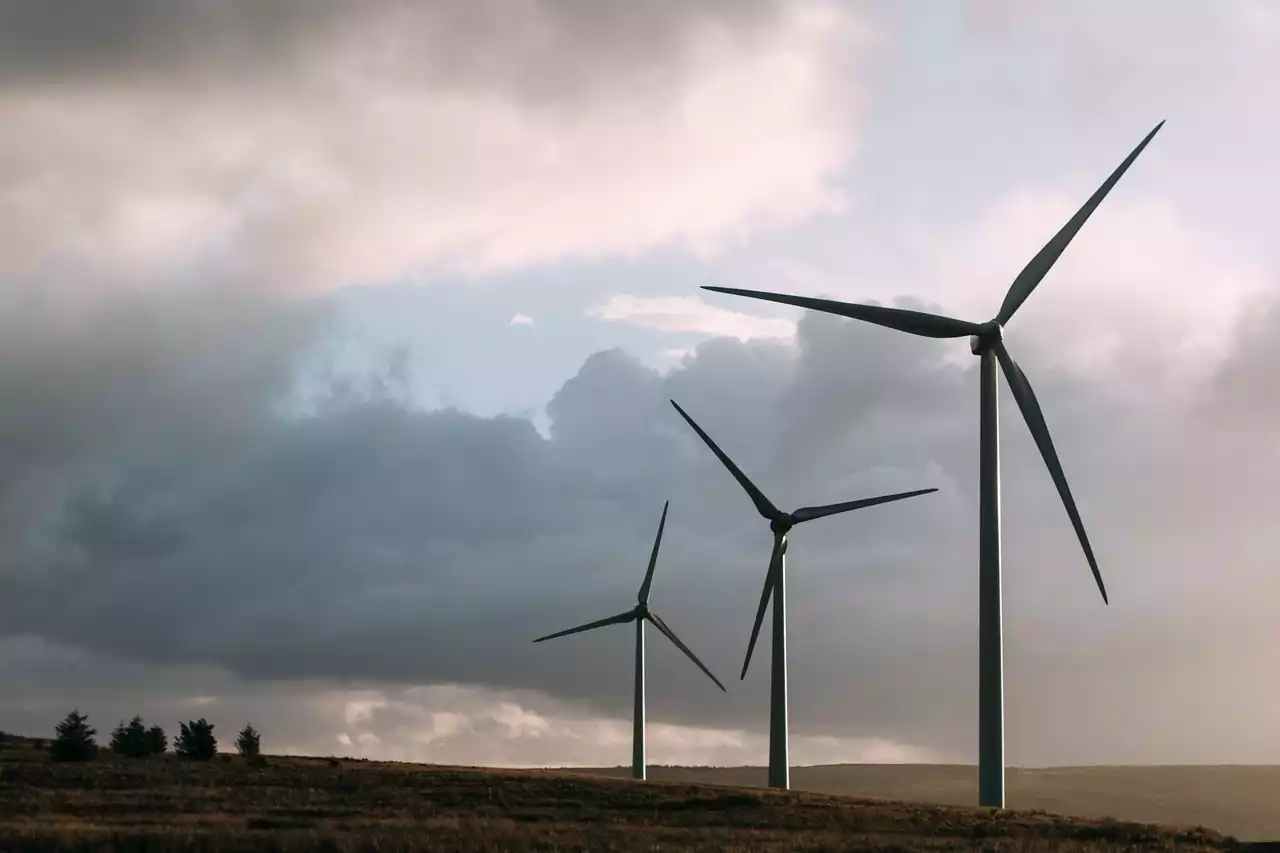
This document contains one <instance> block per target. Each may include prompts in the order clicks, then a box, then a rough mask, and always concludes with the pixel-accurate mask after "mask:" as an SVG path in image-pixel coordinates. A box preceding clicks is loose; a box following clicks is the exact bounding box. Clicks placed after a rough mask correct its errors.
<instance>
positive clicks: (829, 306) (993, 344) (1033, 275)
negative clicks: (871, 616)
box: [703, 121, 1164, 808]
mask: <svg viewBox="0 0 1280 853" xmlns="http://www.w3.org/2000/svg"><path fill="white" fill-rule="evenodd" d="M1163 126H1164V122H1163V121H1161V122H1160V123H1159V124H1157V125H1156V126H1155V128H1154V129H1153V130H1152V131H1151V132H1150V133H1148V134H1147V136H1146V138H1145V139H1143V140H1142V142H1140V143H1139V144H1138V147H1137V148H1135V149H1133V151H1132V152H1131V153H1130V154H1129V156H1128V157H1126V158H1125V160H1124V162H1123V163H1121V164H1120V165H1119V166H1118V167H1117V168H1116V170H1115V171H1114V172H1112V173H1111V176H1110V177H1108V178H1107V180H1106V181H1105V182H1104V183H1103V184H1102V186H1101V187H1099V188H1098V190H1097V191H1096V192H1095V193H1094V194H1093V195H1092V196H1090V197H1089V200H1088V201H1086V202H1085V203H1084V206H1083V207H1081V208H1080V210H1078V211H1077V212H1076V215H1075V216H1073V217H1071V220H1070V221H1069V222H1068V223H1067V224H1066V225H1064V226H1063V227H1062V230H1060V231H1059V232H1058V233H1057V234H1055V235H1054V236H1053V239H1052V240H1050V241H1049V242H1048V243H1046V244H1045V246H1044V248H1043V249H1041V250H1040V251H1039V252H1038V253H1037V254H1036V256H1035V257H1034V258H1032V259H1031V262H1030V263H1028V264H1027V265H1026V267H1025V268H1024V269H1023V270H1022V272H1021V273H1019V274H1018V277H1017V278H1015V279H1014V280H1013V284H1011V285H1010V286H1009V291H1008V293H1006V294H1005V297H1004V303H1003V304H1002V305H1001V306H1000V311H999V312H998V313H997V314H996V316H995V318H994V319H992V320H989V321H987V322H986V323H970V322H966V321H964V320H956V319H953V318H951V317H941V316H938V315H937V314H927V313H924V312H921V311H906V310H903V309H899V308H885V307H882V306H879V305H856V304H850V303H847V302H836V301H833V300H830V299H811V298H809V297H804V296H791V295H789V294H780V293H764V292H761V291H758V290H739V289H737V288H732V287H704V288H703V290H713V291H716V292H717V293H731V294H734V295H736V296H749V297H751V298H753V299H764V300H767V301H769V302H780V303H782V304H784V305H796V306H799V307H801V308H808V309H810V310H813V311H825V312H826V313H828V314H838V315H840V316H842V317H851V318H853V319H855V320H862V321H865V322H868V323H874V324H876V325H877V326H885V327H887V328H890V329H896V330H898V331H900V332H907V333H909V334H913V335H920V336H921V337H926V338H960V337H964V336H966V335H968V336H969V348H970V350H971V351H972V352H973V354H974V355H976V356H978V357H979V358H980V359H981V369H980V379H979V387H980V389H981V390H980V394H979V411H980V422H979V424H980V425H979V433H980V435H979V442H978V447H979V451H978V452H979V469H980V473H979V499H978V504H979V509H978V542H979V546H978V697H979V698H978V802H979V804H980V805H982V806H988V807H994V808H1004V672H1003V670H1004V650H1003V641H1002V638H1001V631H1002V627H1001V612H1000V611H1001V600H1000V599H1001V595H1000V571H1001V569H1000V446H999V440H1000V427H999V421H998V410H997V407H996V392H997V391H998V389H999V382H1000V377H999V374H998V373H997V370H996V368H997V365H999V368H1000V369H1001V370H1002V371H1003V372H1004V375H1005V378H1006V379H1007V380H1008V381H1009V390H1010V391H1011V392H1012V393H1013V399H1014V400H1015V401H1016V402H1017V404H1018V409H1019V410H1020V411H1021V412H1022V417H1023V419H1024V420H1025V421H1026V422H1027V428H1028V429H1030V430H1031V436H1032V438H1034V439H1035V442H1036V446H1037V447H1038V448H1039V449H1040V455H1041V456H1042V457H1043V458H1044V463H1045V466H1046V467H1048V469H1049V476H1050V477H1052V478H1053V483H1054V485H1055V486H1056V487H1057V489H1058V494H1059V495H1060V496H1061V498H1062V503H1063V505H1064V506H1065V507H1066V509H1067V515H1068V516H1069V517H1070V519H1071V526H1072V527H1074V528H1075V532H1076V537H1077V538H1078V539H1079V540H1080V545H1081V547H1082V548H1084V554H1085V558H1086V559H1087V560H1088V561H1089V568H1090V569H1091V570H1092V571H1093V578H1094V580H1095V581H1097V584H1098V590H1099V592H1101V593H1102V601H1103V603H1107V588H1106V586H1105V585H1103V583H1102V573H1101V572H1099V571H1098V561H1097V560H1096V559H1095V558H1094V556H1093V548H1092V547H1091V546H1090V545H1089V537H1088V536H1087V535H1086V534H1085V532H1084V524H1083V522H1081V520H1080V513H1079V511H1078V510H1077V509H1076V504H1075V501H1074V500H1073V499H1072V497H1071V489H1070V488H1069V487H1068V486H1067V478H1066V476H1065V475H1064V474H1063V473H1062V465H1061V463H1060V462H1059V461H1058V454H1057V452H1056V451H1055V450H1054V448H1053V440H1052V439H1051V438H1050V437H1049V428H1048V426H1046V424H1045V422H1044V415H1043V414H1042V413H1041V411H1040V403H1039V402H1038V401H1037V400H1036V395H1035V392H1034V391H1032V390H1031V383H1030V382H1029V381H1028V380H1027V377H1026V374H1024V373H1023V372H1022V368H1020V367H1019V366H1018V363H1017V362H1015V361H1014V360H1013V356H1011V355H1010V354H1009V350H1008V349H1007V348H1006V347H1005V345H1004V341H1003V329H1004V327H1005V325H1006V324H1008V322H1009V320H1010V319H1011V318H1012V317H1013V315H1014V312H1016V311H1017V310H1018V308H1019V307H1021V305H1022V303H1023V302H1025V301H1026V299H1027V297H1028V296H1030V295H1031V291H1033V290H1035V288H1036V285H1038V284H1039V283H1040V280H1041V279H1043V278H1044V277H1045V274H1046V273H1048V272H1049V269H1050V268H1051V267H1052V266H1053V264H1054V262H1055V261H1057V260H1058V258H1059V256H1061V255H1062V253H1063V251H1064V250H1066V248H1067V245H1068V244H1069V243H1070V242H1071V240H1072V238H1073V237H1075V236H1076V233H1077V232H1078V231H1079V230H1080V228H1081V227H1082V226H1083V225H1084V223H1085V222H1086V221H1087V220H1088V218H1089V216H1090V215H1092V213H1093V212H1094V210H1096V209H1097V208H1098V205H1100V204H1101V203H1102V200H1103V199H1104V198H1106V196H1107V193H1109V192H1111V188H1112V187H1114V186H1115V185H1116V182H1117V181H1119V180H1120V178H1121V176H1123V175H1124V173H1125V171H1126V170H1128V168H1129V167H1130V166H1131V165H1133V161H1134V160H1136V159H1137V158H1138V155H1139V154H1141V153H1142V149H1144V148H1146V147H1147V143H1149V142H1150V141H1151V140H1152V138H1153V137H1154V136H1155V135H1156V133H1157V132H1158V131H1159V130H1160V128H1161V127H1163Z"/></svg>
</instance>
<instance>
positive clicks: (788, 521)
mask: <svg viewBox="0 0 1280 853" xmlns="http://www.w3.org/2000/svg"><path fill="white" fill-rule="evenodd" d="M671 405H673V406H675V407H676V411H677V412H679V413H680V416H681V417H682V418H684V419H685V420H686V421H688V422H689V426H691V427H693V431H694V432H696V433H697V434H698V435H699V436H700V437H701V438H702V440H703V441H705V442H706V443H707V447H710V448H711V452H712V453H714V454H715V455H716V458H717V459H719V460H720V461H721V462H722V463H723V464H724V467H726V468H728V469H729V473H730V474H732V475H733V478H734V479H735V480H737V481H738V484H739V485H741V486H742V488H743V489H744V490H745V491H746V493H747V495H748V496H749V497H750V498H751V502H752V503H753V504H755V506H756V510H757V511H758V512H759V513H760V514H761V515H762V516H764V517H765V519H766V520H767V521H768V522H769V529H770V530H772V531H773V553H772V554H771V555H770V556H769V570H768V572H767V573H766V574H765V578H764V592H763V593H761V595H760V607H759V608H758V609H757V610H756V621H755V624H754V625H753V626H752V627H751V642H750V643H748V644H747V657H746V659H745V660H744V661H743V662H742V675H741V676H740V678H746V677H747V667H748V666H750V664H751V653H752V652H753V651H754V650H755V647H756V638H757V637H758V636H759V635H760V625H761V623H762V622H763V621H764V609H765V608H766V607H768V606H769V598H770V595H772V597H773V632H772V639H773V661H772V666H773V669H772V672H771V673H770V676H769V787H770V788H789V787H790V786H791V760H790V755H789V754H788V749H787V595H786V556H787V534H788V533H789V532H790V530H791V528H792V527H794V526H795V525H797V524H799V523H800V522H802V521H813V520H814V519H815V518H824V517H826V516H828V515H835V514H836V513H841V512H849V511H850V510H854V509H862V508H863V507H868V506H875V505H876V504H883V503H889V502H890V501H900V500H902V499H903V498H914V497H915V496H916V495H927V494H929V493H930V492H936V491H938V490H937V489H920V490H918V491H914V492H903V493H901V494H896V495H882V496H880V497H878V498H863V499H862V500H860V501H848V502H846V503H838V504H828V505H827V506H805V507H801V508H800V509H798V510H796V511H795V512H782V511H781V510H779V509H778V508H777V507H776V506H774V505H773V504H772V503H771V502H770V501H769V499H768V498H766V497H765V496H764V493H763V492H761V491H760V490H759V489H757V488H756V486H755V484H754V483H752V482H751V481H750V480H748V479H747V475H746V474H743V473H742V470H741V469H740V468H738V466H737V465H734V464H733V460H732V459H730V458H729V457H728V456H726V455H725V452H724V451H723V450H721V449H720V448H719V447H717V446H716V443H715V442H714V441H712V440H711V436H709V435H707V434H706V433H705V432H703V431H702V427H700V426H698V425H697V424H696V423H694V421H693V418H691V417H689V416H688V415H687V414H686V413H685V411H684V409H682V408H680V406H679V404H678V403H676V401H675V400H672V401H671Z"/></svg>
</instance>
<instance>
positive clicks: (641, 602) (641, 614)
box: [534, 501, 728, 779]
mask: <svg viewBox="0 0 1280 853" xmlns="http://www.w3.org/2000/svg"><path fill="white" fill-rule="evenodd" d="M670 504H671V501H667V502H666V503H664V504H663V505H662V518H661V519H660V520H659V521H658V535H657V537H656V538H655V539H654V540H653V552H652V553H651V554H650V555H649V570H648V571H647V572H645V575H644V583H642V584H641V585H640V594H639V596H637V602H638V603H637V604H636V606H635V607H633V608H631V609H630V610H627V611H625V612H623V613H619V614H618V615H617V616H610V617H609V618H607V619H600V620H597V621H595V622H588V623H587V624H586V625H579V626H578V627H577V628H570V629H569V630H567V631H557V632H556V633H554V634H548V635H547V636H545V637H539V638H538V639H536V640H534V642H535V643H541V642H542V641H543V640H554V639H555V638H556V637H567V636H568V635H570V634H580V633H582V632H583V631H591V630H593V629H595V628H604V627H605V626H607V625H625V624H627V623H628V622H635V623H636V695H635V713H634V715H633V717H632V734H631V775H632V776H633V777H635V778H636V779H643V778H645V769H646V765H645V754H644V623H645V621H646V620H647V621H649V622H652V623H653V627H655V628H657V629H658V630H659V631H661V632H662V633H663V634H665V635H666V637H667V639H668V640H670V641H671V642H673V643H675V645H676V648H678V649H679V650H680V651H682V652H684V653H685V655H686V656H687V657H688V658H689V660H691V661H693V662H694V663H695V664H696V665H697V667H698V669H700V670H702V671H703V672H705V673H706V674H707V678H710V679H711V680H712V681H714V682H715V683H716V686H717V687H719V688H720V689H721V690H724V689H725V687H724V685H723V684H721V683H720V679H718V678H716V677H715V676H714V675H712V674H711V670H709V669H707V668H706V666H705V665H704V664H703V663H702V661H700V660H698V656H697V655H695V654H694V653H693V652H692V651H691V650H690V649H689V647H688V646H686V645H685V644H684V643H683V642H681V640H680V638H679V637H677V636H676V634H675V632H674V631H672V630H671V628H669V627H668V626H667V623H666V622H664V621H662V617H661V616H659V615H658V614H657V613H654V612H653V611H652V610H650V609H649V587H650V586H652V585H653V568H654V566H656V565H657V564H658V546H659V545H661V544H662V529H663V528H664V527H665V526H666V524H667V507H668V506H669V505H670ZM725 692H728V691H725Z"/></svg>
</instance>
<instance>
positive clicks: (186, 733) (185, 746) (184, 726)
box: [173, 717, 218, 761]
mask: <svg viewBox="0 0 1280 853" xmlns="http://www.w3.org/2000/svg"><path fill="white" fill-rule="evenodd" d="M178 727H179V729H180V731H179V733H178V736H177V737H176V738H174V739H173V751H174V752H176V753H178V755H179V757H181V758H189V759H192V760H194V761H208V760H209V759H211V758H213V756H214V755H216V754H217V752H218V739H217V738H215V737H214V736H213V723H210V722H208V721H207V720H205V718H204V717H201V718H200V719H198V720H194V721H189V722H186V723H179V724H178Z"/></svg>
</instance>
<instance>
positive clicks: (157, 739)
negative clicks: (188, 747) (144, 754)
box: [147, 726, 169, 755]
mask: <svg viewBox="0 0 1280 853" xmlns="http://www.w3.org/2000/svg"><path fill="white" fill-rule="evenodd" d="M168 748H169V738H168V737H167V736H166V735H165V733H164V729H162V728H160V727H159V726H152V727H151V728H149V729H147V750H148V751H149V752H150V753H151V754H152V755H164V751H165V750H166V749H168Z"/></svg>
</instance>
